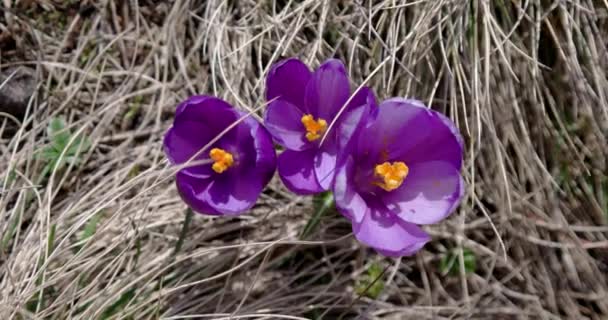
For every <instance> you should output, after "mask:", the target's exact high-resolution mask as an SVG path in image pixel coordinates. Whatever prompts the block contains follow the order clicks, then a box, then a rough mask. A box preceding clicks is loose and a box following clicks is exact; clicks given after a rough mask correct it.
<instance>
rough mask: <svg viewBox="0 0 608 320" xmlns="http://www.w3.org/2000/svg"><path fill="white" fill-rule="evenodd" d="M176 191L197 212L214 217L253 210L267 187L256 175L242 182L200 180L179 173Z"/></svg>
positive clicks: (242, 178) (232, 180) (220, 178)
mask: <svg viewBox="0 0 608 320" xmlns="http://www.w3.org/2000/svg"><path fill="white" fill-rule="evenodd" d="M176 182H177V188H178V191H179V194H180V195H181V197H182V199H183V200H184V202H186V204H188V206H190V207H191V208H192V209H193V210H194V211H197V212H199V213H202V214H211V215H238V214H241V213H243V212H245V211H246V210H248V209H250V208H251V207H253V205H254V204H255V202H256V201H257V199H258V197H259V196H260V193H261V192H262V189H263V187H264V184H262V183H261V182H262V181H260V179H259V177H258V176H257V175H255V174H249V175H242V176H241V177H240V179H238V180H237V179H232V178H231V177H228V176H226V177H222V176H220V177H215V178H211V179H198V178H194V177H192V176H189V175H185V174H183V173H181V172H180V173H178V175H177V178H176Z"/></svg>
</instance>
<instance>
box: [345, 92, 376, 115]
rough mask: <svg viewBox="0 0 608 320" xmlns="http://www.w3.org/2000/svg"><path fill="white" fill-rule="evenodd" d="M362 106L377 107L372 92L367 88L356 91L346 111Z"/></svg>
mask: <svg viewBox="0 0 608 320" xmlns="http://www.w3.org/2000/svg"><path fill="white" fill-rule="evenodd" d="M364 104H367V105H370V106H371V107H374V108H375V107H377V105H376V96H375V95H374V91H373V90H372V89H370V88H369V87H361V89H359V90H357V91H356V92H355V93H354V94H353V97H352V99H351V100H350V102H349V103H348V107H347V109H349V110H352V109H354V108H356V107H360V106H362V105H364Z"/></svg>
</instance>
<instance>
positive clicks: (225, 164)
mask: <svg viewBox="0 0 608 320" xmlns="http://www.w3.org/2000/svg"><path fill="white" fill-rule="evenodd" d="M209 157H210V158H211V160H213V161H215V162H214V163H213V165H212V166H211V169H213V171H215V172H217V173H222V172H224V171H226V170H228V168H230V166H232V164H233V163H234V158H233V157H232V154H230V153H229V152H226V150H223V149H220V148H213V149H211V151H209Z"/></svg>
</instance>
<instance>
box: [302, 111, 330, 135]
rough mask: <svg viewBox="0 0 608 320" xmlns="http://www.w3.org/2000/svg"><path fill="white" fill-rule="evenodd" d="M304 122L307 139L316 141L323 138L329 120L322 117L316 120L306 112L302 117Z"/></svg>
mask: <svg viewBox="0 0 608 320" xmlns="http://www.w3.org/2000/svg"><path fill="white" fill-rule="evenodd" d="M302 124H303V125H304V128H306V139H308V141H315V140H317V139H319V138H321V135H322V134H323V133H324V132H325V129H327V121H325V120H323V119H321V118H319V119H317V120H315V118H314V117H313V116H312V115H311V114H305V115H304V116H303V117H302Z"/></svg>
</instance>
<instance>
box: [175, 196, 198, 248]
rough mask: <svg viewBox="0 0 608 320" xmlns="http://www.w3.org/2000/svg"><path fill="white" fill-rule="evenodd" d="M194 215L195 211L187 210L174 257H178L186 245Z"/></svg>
mask: <svg viewBox="0 0 608 320" xmlns="http://www.w3.org/2000/svg"><path fill="white" fill-rule="evenodd" d="M193 215H194V211H192V209H190V208H188V209H186V218H185V219H184V224H183V225H182V231H181V232H180V233H179V239H177V243H176V244H175V250H174V251H173V256H176V255H177V254H178V253H179V251H180V250H181V249H182V245H183V244H184V239H185V238H186V234H188V230H189V229H190V222H191V221H192V216H193Z"/></svg>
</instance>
